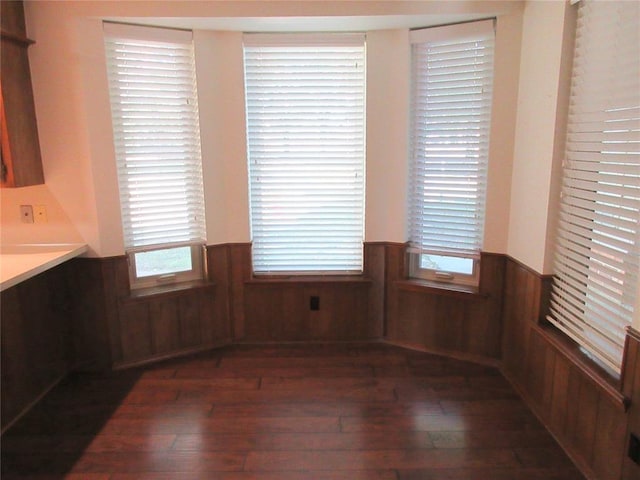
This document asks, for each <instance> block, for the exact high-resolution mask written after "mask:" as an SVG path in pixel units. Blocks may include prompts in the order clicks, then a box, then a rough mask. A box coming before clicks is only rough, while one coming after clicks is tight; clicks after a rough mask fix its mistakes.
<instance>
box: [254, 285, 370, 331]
mask: <svg viewBox="0 0 640 480" xmlns="http://www.w3.org/2000/svg"><path fill="white" fill-rule="evenodd" d="M369 288H370V282H366V281H362V280H357V281H356V280H354V281H353V282H348V281H336V282H331V281H317V282H314V281H312V282H309V283H307V282H300V283H297V282H290V281H283V282H280V281H277V280H267V281H253V282H249V283H248V284H246V285H245V287H244V300H245V314H244V317H245V327H244V328H245V330H244V331H245V336H244V338H243V340H247V341H306V340H324V341H329V340H367V339H373V338H379V332H380V330H381V329H380V328H379V326H378V325H377V324H376V323H374V322H371V321H370V319H369V317H368V303H369ZM312 296H317V297H318V298H319V300H320V308H319V310H317V311H313V310H311V309H310V304H309V302H310V298H311V297H312Z"/></svg>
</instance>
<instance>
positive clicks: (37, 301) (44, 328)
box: [0, 265, 72, 429]
mask: <svg viewBox="0 0 640 480" xmlns="http://www.w3.org/2000/svg"><path fill="white" fill-rule="evenodd" d="M66 268H67V266H66V265H60V266H58V267H55V268H53V269H51V270H48V271H46V272H44V273H41V274H40V275H37V276H35V277H33V278H31V279H29V280H26V281H24V282H22V283H20V284H18V285H16V286H14V287H11V288H9V289H7V290H5V291H3V292H2V294H1V295H0V310H1V312H2V322H0V325H1V332H0V337H1V343H2V344H1V347H0V348H1V355H2V358H1V361H2V364H1V370H2V372H1V384H2V388H1V389H0V392H1V397H2V398H1V403H2V409H1V412H2V428H3V429H4V428H5V427H7V426H8V425H9V424H10V423H11V422H12V421H14V420H15V419H16V418H17V417H18V416H19V415H21V414H22V412H23V411H24V410H25V409H26V408H28V407H29V405H30V404H31V403H33V402H34V401H35V400H37V399H38V398H39V397H40V396H41V395H42V394H44V393H45V392H46V391H47V390H48V389H49V388H50V387H52V386H53V385H54V384H55V383H56V382H57V381H58V380H60V379H61V378H62V377H63V376H64V375H66V374H67V373H68V371H69V368H70V365H71V362H72V358H71V355H72V348H71V346H72V342H71V337H70V332H71V323H70V322H69V317H70V314H71V310H70V308H71V297H70V292H69V284H68V282H67V279H66V275H67V273H66Z"/></svg>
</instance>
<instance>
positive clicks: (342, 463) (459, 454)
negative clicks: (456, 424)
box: [244, 449, 519, 472]
mask: <svg viewBox="0 0 640 480" xmlns="http://www.w3.org/2000/svg"><path fill="white" fill-rule="evenodd" d="M489 465H493V466H498V465H502V466H512V467H515V466H518V465H519V464H518V460H517V459H516V457H515V456H514V454H513V452H512V451H511V450H507V449H482V450H466V449H465V450H438V449H433V450H364V451H358V452H354V451H347V452H345V451H331V450H324V451H318V452H278V451H270V452H250V453H249V454H248V455H247V460H246V463H245V466H244V469H245V470H246V471H250V472H251V471H281V470H306V471H314V472H315V471H318V470H337V471H340V470H362V469H363V468H369V469H388V468H405V469H407V468H426V467H429V468H452V467H460V466H465V467H476V466H477V467H483V466H484V467H486V466H489Z"/></svg>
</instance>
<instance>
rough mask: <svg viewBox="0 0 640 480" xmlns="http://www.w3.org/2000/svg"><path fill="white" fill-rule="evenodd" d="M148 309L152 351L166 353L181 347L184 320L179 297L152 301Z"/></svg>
mask: <svg viewBox="0 0 640 480" xmlns="http://www.w3.org/2000/svg"><path fill="white" fill-rule="evenodd" d="M148 309H149V324H150V329H149V330H150V333H151V347H152V348H151V351H152V352H153V353H154V354H165V353H169V352H172V351H175V350H178V349H180V347H181V340H182V338H181V327H182V322H181V321H180V320H181V318H180V316H179V315H178V299H177V298H175V297H173V298H166V299H160V300H159V301H157V302H150V303H149V305H148Z"/></svg>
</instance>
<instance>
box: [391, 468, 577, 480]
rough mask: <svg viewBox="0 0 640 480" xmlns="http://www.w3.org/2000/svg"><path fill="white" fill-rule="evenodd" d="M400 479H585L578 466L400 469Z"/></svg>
mask: <svg viewBox="0 0 640 480" xmlns="http://www.w3.org/2000/svg"><path fill="white" fill-rule="evenodd" d="M398 472H399V478H400V480H583V479H584V477H583V476H582V474H581V473H580V472H579V471H578V470H577V469H576V468H562V469H556V468H501V467H488V468H473V469H469V468H456V469H428V470H426V469H424V470H399V471H398Z"/></svg>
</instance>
